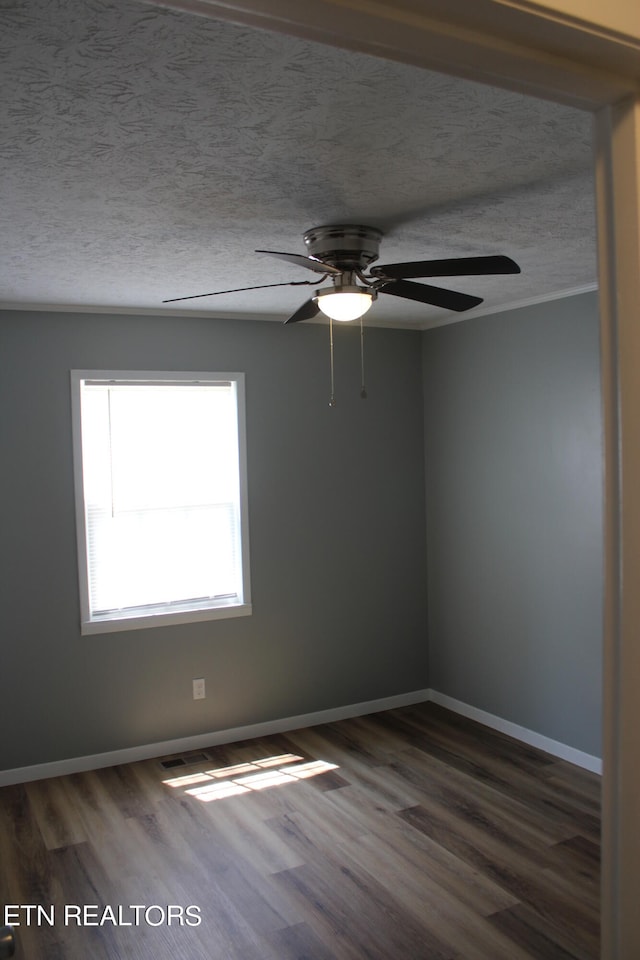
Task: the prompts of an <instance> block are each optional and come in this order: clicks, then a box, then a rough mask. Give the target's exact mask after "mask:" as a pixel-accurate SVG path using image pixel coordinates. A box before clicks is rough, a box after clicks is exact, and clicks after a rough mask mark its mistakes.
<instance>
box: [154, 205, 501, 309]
mask: <svg viewBox="0 0 640 960" xmlns="http://www.w3.org/2000/svg"><path fill="white" fill-rule="evenodd" d="M382 236H383V234H382V231H381V230H378V229H377V228H376V227H366V226H360V225H355V224H335V225H328V226H323V227H313V228H312V229H311V230H307V232H306V233H304V234H303V240H304V242H305V245H306V247H307V250H308V252H309V255H308V256H304V255H303V254H298V253H280V252H278V251H276V250H256V253H266V254H268V255H269V256H271V257H277V258H278V259H279V260H285V261H286V262H287V263H293V264H295V265H297V266H299V267H306V269H307V270H312V271H313V272H314V273H316V274H321V275H322V276H321V277H320V278H319V279H317V278H316V279H314V280H290V281H287V282H285V283H263V284H259V285H258V286H254V287H237V288H235V289H233V290H214V291H213V292H212V293H198V294H195V295H193V296H190V297H172V298H171V299H169V300H163V301H162V302H163V303H175V302H177V301H178V300H195V299H197V298H198V297H213V296H218V295H219V294H222V293H240V292H241V291H243V290H261V289H264V288H266V287H285V286H292V287H293V286H304V285H316V284H319V283H323V282H324V281H325V280H327V279H330V280H331V283H332V286H330V287H327V288H326V289H324V290H316V292H315V294H314V296H313V297H311V298H310V299H309V300H307V301H306V302H305V303H303V304H302V306H301V307H299V308H298V309H297V310H296V312H295V313H294V314H292V316H290V317H289V318H288V319H287V320H285V323H299V322H300V321H301V320H312V319H313V318H314V317H316V316H317V315H318V313H320V312H321V311H322V313H324V314H326V315H327V316H328V317H330V318H331V319H332V320H357V319H358V318H360V317H362V316H363V315H364V314H365V313H366V312H367V310H368V309H369V308H370V307H371V305H372V304H373V301H374V300H376V299H377V296H378V294H379V293H386V294H390V295H391V296H393V297H401V298H402V299H404V300H414V301H417V302H418V303H425V304H429V305H430V306H435V307H443V308H444V309H445V310H455V311H457V312H462V311H464V310H470V309H471V308H472V307H476V306H478V304H479V303H482V298H481V297H474V296H470V295H469V294H467V293H458V292H456V291H454V290H446V289H443V288H442V287H434V286H432V285H431V284H425V283H412V282H411V280H412V279H416V278H421V279H424V278H426V277H470V276H490V275H495V274H506V273H520V267H519V266H518V264H517V263H515V262H514V261H513V260H511V258H510V257H504V256H485V257H454V258H452V259H448V260H418V261H415V262H412V263H387V264H382V265H379V266H371V264H372V263H374V262H375V261H376V260H377V259H378V252H379V248H380V241H381V240H382ZM367 270H368V273H367V272H366V271H367Z"/></svg>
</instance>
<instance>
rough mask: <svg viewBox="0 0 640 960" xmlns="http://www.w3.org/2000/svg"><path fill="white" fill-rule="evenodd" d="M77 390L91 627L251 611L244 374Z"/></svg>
mask: <svg viewBox="0 0 640 960" xmlns="http://www.w3.org/2000/svg"><path fill="white" fill-rule="evenodd" d="M71 389H72V410H73V432H74V461H75V478H76V511H77V526H78V566H79V576H80V605H81V620H82V632H83V634H88V633H105V632H109V631H113V630H131V629H137V628H140V627H152V626H159V625H162V624H165V623H185V622H188V621H191V620H210V619H215V618H219V617H234V616H242V615H245V614H249V613H251V605H250V596H249V562H248V532H247V505H246V476H245V473H246V468H245V441H244V378H243V375H242V374H238V373H233V374H215V373H211V374H209V373H130V372H127V373H115V374H112V373H107V372H104V371H80V370H74V371H72V372H71Z"/></svg>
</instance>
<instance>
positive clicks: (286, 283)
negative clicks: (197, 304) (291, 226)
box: [162, 280, 314, 303]
mask: <svg viewBox="0 0 640 960" xmlns="http://www.w3.org/2000/svg"><path fill="white" fill-rule="evenodd" d="M313 283H314V281H313V280H285V281H284V283H259V284H258V285H257V286H255V287H234V288H233V289H232V290H214V291H213V293H195V294H192V295H191V296H190V297H171V299H170V300H163V301H162V302H163V303H175V302H176V301H177V300H197V299H198V298H199V297H217V296H219V294H221V293H242V292H243V291H244V290H264V289H266V288H267V287H303V286H309V285H313Z"/></svg>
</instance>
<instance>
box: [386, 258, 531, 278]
mask: <svg viewBox="0 0 640 960" xmlns="http://www.w3.org/2000/svg"><path fill="white" fill-rule="evenodd" d="M371 273H372V274H373V276H376V277H377V276H384V277H393V278H397V279H403V280H404V279H408V278H410V277H482V276H491V275H493V274H498V273H520V267H519V266H518V264H517V263H516V262H515V260H512V259H511V257H503V256H493V257H454V258H452V259H450V260H416V261H415V262H413V263H387V264H376V266H375V267H372V268H371Z"/></svg>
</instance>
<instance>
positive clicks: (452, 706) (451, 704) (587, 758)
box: [427, 690, 602, 774]
mask: <svg viewBox="0 0 640 960" xmlns="http://www.w3.org/2000/svg"><path fill="white" fill-rule="evenodd" d="M427 692H428V699H429V700H432V701H433V702H434V703H437V704H439V705H440V706H441V707H446V708H447V710H452V711H453V712H454V713H459V714H460V715H461V716H463V717H468V718H469V719H470V720H475V721H476V722H477V723H482V724H484V725H485V727H491V729H492V730H498V731H499V732H500V733H506V734H507V736H509V737H513V738H514V740H520V741H521V742H522V743H526V744H528V745H529V746H530V747H537V748H538V750H544V752H545V753H550V754H551V756H552V757H559V758H560V759H561V760H567V761H568V762H569V763H574V764H575V765H576V766H577V767H582V768H583V769H585V770H590V771H591V772H592V773H599V774H602V760H601V759H600V758H599V757H593V756H591V754H590V753H584V752H583V751H582V750H576V749H575V748H574V747H568V746H567V745H566V744H564V743H559V742H558V741H557V740H551V739H550V738H549V737H543V736H542V734H540V733H535V732H534V731H533V730H527V728H526V727H520V726H519V725H518V724H517V723H511V721H510V720H503V719H502V718H501V717H496V716H494V715H493V714H492V713H486V712H485V711H484V710H479V709H478V708H477V707H471V706H469V704H467V703H463V702H462V701H461V700H454V698H453V697H448V696H447V695H446V694H444V693H439V692H438V691H437V690H429V691H427Z"/></svg>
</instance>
